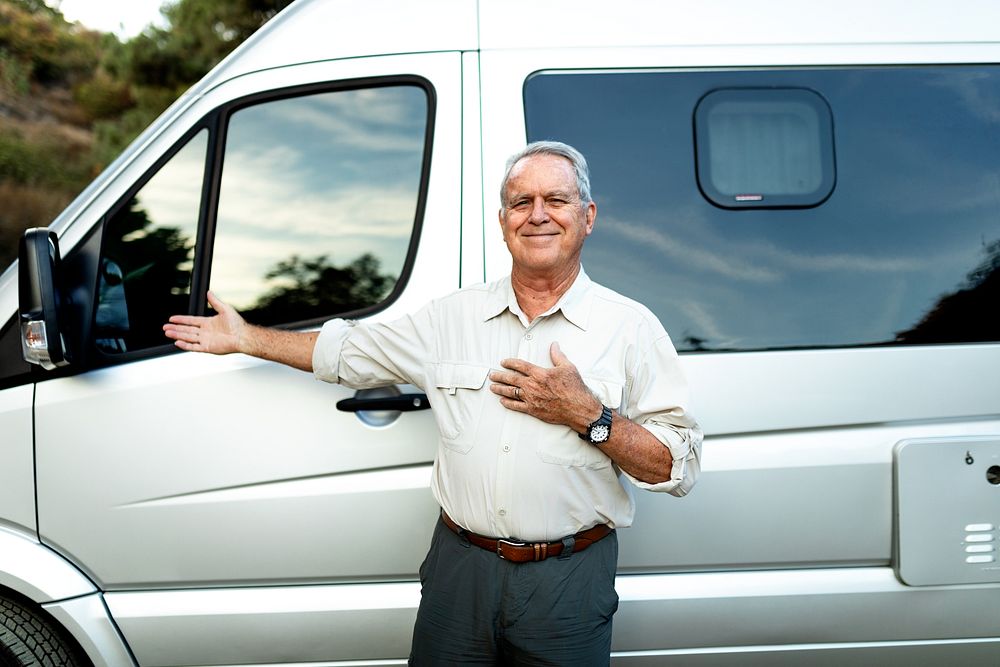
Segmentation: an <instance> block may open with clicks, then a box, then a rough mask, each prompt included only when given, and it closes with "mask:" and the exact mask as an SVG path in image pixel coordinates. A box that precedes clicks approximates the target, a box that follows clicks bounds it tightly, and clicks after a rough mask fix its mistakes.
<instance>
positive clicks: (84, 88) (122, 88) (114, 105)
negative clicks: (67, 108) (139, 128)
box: [73, 71, 135, 121]
mask: <svg viewBox="0 0 1000 667" xmlns="http://www.w3.org/2000/svg"><path fill="white" fill-rule="evenodd" d="M73 98H74V99H75V100H76V103H77V104H79V105H80V108H81V109H82V110H83V111H84V113H86V115H87V118H88V119H90V120H91V121H96V120H100V119H102V118H115V117H118V116H121V115H122V114H123V113H125V112H126V111H127V110H128V109H130V108H132V106H134V105H135V100H134V99H133V98H132V89H131V86H129V85H128V83H127V82H125V81H121V80H115V79H112V78H111V76H110V75H108V74H107V73H106V72H104V71H99V72H97V73H96V74H95V75H94V76H93V78H91V79H90V80H89V81H86V82H84V83H81V84H80V85H79V86H77V87H76V89H75V90H74V91H73Z"/></svg>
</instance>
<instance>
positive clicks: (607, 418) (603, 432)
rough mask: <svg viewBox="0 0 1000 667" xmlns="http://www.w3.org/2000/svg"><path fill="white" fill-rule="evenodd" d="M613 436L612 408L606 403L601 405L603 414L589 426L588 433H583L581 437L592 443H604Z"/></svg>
mask: <svg viewBox="0 0 1000 667" xmlns="http://www.w3.org/2000/svg"><path fill="white" fill-rule="evenodd" d="M610 437H611V408H609V407H608V406H606V405H602V406H601V416H600V417H598V418H597V421H595V422H594V423H592V424H591V425H590V426H588V427H587V431H586V433H581V434H580V438H581V439H583V440H586V441H587V442H589V443H590V444H592V445H598V446H600V445H603V444H604V443H606V442H607V441H608V439H609V438H610Z"/></svg>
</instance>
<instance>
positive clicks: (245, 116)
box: [35, 53, 461, 664]
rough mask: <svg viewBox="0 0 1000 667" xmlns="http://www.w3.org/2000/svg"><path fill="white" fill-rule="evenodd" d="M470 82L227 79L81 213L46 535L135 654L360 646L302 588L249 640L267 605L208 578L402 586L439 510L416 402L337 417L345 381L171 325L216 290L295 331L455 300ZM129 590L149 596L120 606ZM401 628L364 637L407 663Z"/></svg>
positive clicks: (405, 630)
mask: <svg viewBox="0 0 1000 667" xmlns="http://www.w3.org/2000/svg"><path fill="white" fill-rule="evenodd" d="M460 84H461V57H460V55H459V54H457V53H439V54H427V55H412V56H394V57H380V58H362V59H356V60H350V61H343V62H327V63H314V64H308V65H300V66H294V67H285V68H278V69H275V70H269V71H263V72H259V73H256V74H251V75H248V76H243V77H239V78H237V79H233V80H231V81H228V82H226V83H223V84H221V85H220V86H218V87H217V88H215V89H213V90H211V91H209V92H208V93H206V94H205V95H204V97H203V98H202V99H200V100H197V101H196V102H194V103H192V104H191V106H190V108H189V109H188V110H187V112H185V113H184V114H183V115H182V116H180V117H179V118H178V120H177V121H176V122H175V123H173V125H172V126H170V127H168V128H166V129H165V130H164V131H163V133H161V135H160V136H159V137H158V138H156V139H155V140H154V141H153V142H152V143H151V145H149V146H148V147H147V148H146V150H144V152H143V153H142V154H141V155H140V156H139V157H138V158H137V159H136V160H135V161H134V162H133V164H132V165H130V166H129V167H128V168H127V169H126V170H125V171H124V172H123V173H122V175H121V177H120V178H118V179H117V180H116V181H114V182H113V183H112V184H111V185H110V186H109V188H108V190H109V192H108V193H107V194H106V195H103V196H102V198H100V199H99V200H98V203H97V204H95V205H94V206H92V207H91V210H88V211H87V212H86V213H85V217H88V218H89V219H90V220H93V221H95V222H96V223H97V224H96V225H95V226H94V227H93V229H91V230H90V231H88V232H87V234H86V235H85V237H84V238H83V239H82V241H81V243H80V244H79V245H78V246H77V248H76V249H75V251H74V252H76V253H88V254H89V255H88V256H89V258H90V259H89V260H88V261H89V262H90V263H91V264H93V265H94V266H95V271H96V275H95V276H94V279H93V283H92V284H91V285H89V286H87V288H88V289H90V290H91V292H90V293H91V294H92V295H93V296H92V297H91V298H92V299H93V319H92V324H91V334H90V336H89V339H88V350H87V352H88V363H87V366H86V367H85V368H83V369H82V370H81V372H78V373H76V374H74V375H71V376H68V377H60V378H57V379H50V380H48V381H45V382H41V383H39V384H38V387H37V396H36V402H35V410H36V422H35V423H36V425H37V435H36V443H37V444H36V446H37V458H38V505H39V508H38V514H39V524H40V527H41V528H40V531H41V535H42V538H43V540H44V541H45V542H46V543H48V544H51V545H53V546H54V547H55V548H57V549H58V550H59V551H61V552H62V553H64V554H65V555H66V556H67V557H69V558H71V559H72V560H73V561H74V562H76V563H77V564H78V565H79V566H80V567H81V568H83V569H84V570H85V571H86V572H88V573H89V574H90V576H91V577H92V578H93V579H94V580H95V581H96V582H98V584H99V585H100V586H101V587H102V588H103V589H105V590H107V591H111V593H109V595H108V599H109V606H110V607H111V609H112V612H113V613H115V614H116V615H118V616H119V618H118V621H119V623H120V625H121V627H122V631H123V633H124V634H125V636H126V638H127V639H128V640H129V642H130V643H131V645H132V647H133V649H134V650H135V651H136V654H137V657H138V658H139V661H140V662H141V663H143V664H222V663H223V662H227V661H229V660H233V661H237V662H243V661H251V660H250V657H253V656H259V655H269V654H271V652H273V651H278V653H280V654H281V655H282V656H283V660H287V661H316V660H330V659H358V658H363V657H370V656H359V655H358V654H357V653H356V652H352V651H356V650H360V649H357V646H358V644H357V643H356V642H351V641H345V639H344V636H340V635H338V631H336V630H333V629H331V627H330V624H329V623H328V622H327V621H328V620H329V619H328V618H327V617H325V616H323V614H324V612H325V611H328V610H329V608H331V607H334V606H337V604H339V603H333V602H319V603H316V602H315V601H313V602H310V603H308V605H307V606H308V607H309V608H310V610H311V613H312V614H313V615H312V616H310V615H309V614H308V613H307V614H306V616H307V618H306V619H305V620H302V621H301V622H300V623H298V624H297V625H296V629H295V631H294V632H292V633H290V634H288V635H285V636H282V637H281V638H277V639H276V638H274V637H265V636H262V635H261V634H260V633H259V632H256V631H254V630H253V627H255V626H254V623H257V622H260V619H261V615H263V616H266V615H267V614H268V613H277V612H276V611H275V603H274V602H273V600H271V601H270V602H268V603H261V605H260V609H261V615H255V614H254V613H251V609H254V608H256V607H255V603H254V602H252V601H251V602H249V603H248V604H245V605H243V606H242V608H240V609H239V610H234V609H233V608H232V605H231V601H230V598H225V596H224V595H222V594H219V596H216V597H213V595H215V593H213V591H225V590H226V589H235V588H240V590H241V591H244V592H246V591H249V593H247V595H249V596H250V599H252V600H256V599H257V597H256V594H255V593H254V591H257V590H259V589H258V588H256V587H269V588H268V591H269V594H271V595H274V594H276V592H277V594H280V591H282V590H289V591H290V595H291V596H292V597H291V598H289V600H290V601H288V604H291V605H293V607H294V606H296V605H299V604H304V603H302V599H303V598H302V597H301V595H300V596H299V597H297V598H296V597H295V596H294V593H295V591H296V590H297V589H294V588H291V587H293V585H295V586H298V585H302V584H306V583H308V584H311V585H314V586H317V587H318V588H316V589H314V591H313V592H314V594H315V595H318V596H319V597H320V598H323V599H324V600H325V599H326V597H324V596H326V595H327V592H329V595H330V596H335V595H336V589H337V587H336V586H330V587H329V588H325V587H326V586H327V585H329V584H335V583H336V582H344V581H348V580H354V581H357V580H385V579H392V578H400V577H402V578H408V579H411V580H413V579H415V578H416V571H417V567H418V565H419V563H420V561H421V559H422V557H423V555H424V552H425V550H426V547H427V544H428V543H429V540H430V531H431V529H432V528H433V524H434V519H435V516H436V505H435V503H434V501H433V499H432V497H431V495H430V493H429V491H428V483H429V479H430V464H431V461H432V459H433V456H434V453H435V448H436V445H437V430H436V427H435V425H434V421H433V419H432V417H431V414H430V412H428V411H412V412H402V413H399V412H392V411H390V412H385V411H381V412H372V411H367V412H357V413H356V412H344V411H340V410H338V409H337V407H336V405H337V403H338V402H339V401H341V400H343V399H347V398H353V397H355V396H356V394H355V392H354V391H353V390H350V389H347V388H344V387H340V386H335V385H326V384H322V383H318V382H316V381H315V380H314V379H313V378H312V377H311V376H310V375H308V374H304V373H301V372H299V371H295V370H291V369H288V368H284V367H279V366H277V365H275V364H270V363H266V362H261V361H259V360H255V359H251V358H248V357H245V356H242V355H231V356H228V357H211V356H207V355H198V354H191V353H178V352H177V351H176V350H175V349H173V347H172V346H171V345H170V344H169V342H170V341H168V340H166V339H165V338H164V337H163V335H162V330H161V327H162V324H163V323H164V322H165V321H166V318H167V317H168V316H169V315H171V314H173V313H179V312H193V313H203V312H206V306H205V296H204V295H205V291H206V289H209V288H210V289H212V290H213V291H214V292H216V293H217V294H218V296H219V297H220V298H221V299H223V300H227V301H229V302H231V303H233V304H234V305H236V306H237V307H238V308H239V309H240V310H241V311H242V312H243V313H244V314H245V316H246V317H247V319H248V320H249V321H251V322H256V323H259V324H262V325H268V326H281V327H288V328H293V329H310V328H315V327H317V326H318V325H319V324H321V323H322V322H323V321H324V320H325V319H328V318H330V317H334V316H342V317H349V318H355V319H370V320H389V319H394V318H396V317H399V316H401V315H402V314H405V313H407V312H410V311H412V310H414V309H416V308H417V307H419V306H420V305H423V303H424V302H426V301H427V300H428V299H429V298H431V297H433V296H435V295H438V294H442V293H446V292H448V291H450V290H453V289H456V288H457V287H458V286H459V270H460V262H459V260H460V257H459V251H460V249H459V242H460V234H459V223H460V215H459V207H460V194H459V190H458V188H457V187H456V186H455V184H457V183H459V182H460V174H459V171H460V160H461V134H460V133H461V122H460V113H461V102H460V97H459V95H460ZM77 222H78V223H81V224H86V220H78V221H77ZM64 252H65V251H64ZM385 391H386V392H388V393H389V394H398V393H407V392H410V393H417V391H418V390H416V389H415V388H413V387H401V388H389V389H387V390H385ZM248 587H250V588H248ZM285 587H289V588H287V589H286V588H285ZM164 589H171V590H170V591H169V592H166V591H164ZM134 591H146V592H151V591H152V592H155V591H160V593H155V594H153V597H149V598H142V599H143V600H144V602H143V608H142V609H141V610H139V611H136V608H135V607H129V609H130V610H131V611H129V613H128V614H124V616H122V615H121V614H119V613H118V612H119V611H120V610H121V609H123V608H125V607H127V605H125V603H124V602H123V601H124V600H133V601H134V600H137V599H139V598H136V597H134V596H132V597H129V594H128V593H126V592H134ZM116 592H118V593H120V594H119V595H116V594H115V593H116ZM196 592H200V593H204V594H206V595H208V597H205V596H204V595H203V596H201V597H198V598H197V600H198V603H197V605H196V606H197V608H198V612H197V614H196V615H197V616H198V618H199V619H201V620H199V621H198V622H195V623H193V624H192V625H191V627H189V628H187V627H186V629H184V630H179V629H178V626H177V625H173V626H171V625H169V623H168V624H167V625H163V621H164V618H167V619H173V621H174V622H175V623H185V622H188V621H190V619H181V620H178V617H179V616H183V614H179V613H178V612H177V608H178V605H181V606H184V605H186V604H188V603H189V602H190V601H191V600H192V599H193V598H192V597H191V596H194V595H196ZM157 596H159V597H157ZM292 598H294V600H293V599H292ZM120 604H121V605H124V606H120ZM278 606H281V605H278ZM168 608H169V609H170V610H169V611H168V610H167V609H168ZM227 610H228V611H227ZM411 611H412V610H405V612H404V615H407V614H409V613H411ZM206 619H214V620H206ZM310 619H312V620H310ZM317 619H318V620H317ZM404 621H405V622H403V623H402V624H400V626H399V627H400V628H401V630H400V631H399V632H398V633H397V634H398V635H399V636H395V635H393V634H392V632H390V633H388V636H386V637H385V638H384V640H383V641H382V643H379V642H369V643H368V644H367V645H368V646H369V648H371V647H373V646H377V647H379V648H386V647H389V651H390V653H391V654H392V655H405V653H406V650H407V648H408V641H409V630H410V621H409V619H408V617H407V618H406V619H404ZM351 627H353V626H352V625H350V624H347V625H342V626H341V628H340V630H339V632H340V633H341V634H344V633H346V635H350V634H351V633H352V632H354V631H353V630H351ZM178 631H183V632H185V634H186V636H185V640H184V641H181V642H178V641H175V640H176V634H174V633H175V632H178ZM172 637H173V638H172ZM275 642H277V644H275ZM397 643H398V644H399V647H396V645H395V644H397ZM352 646H354V647H355V648H353V649H352V648H351V647H352ZM276 647H277V648H276ZM401 647H402V648H401Z"/></svg>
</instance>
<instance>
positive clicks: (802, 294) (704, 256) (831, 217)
mask: <svg viewBox="0 0 1000 667" xmlns="http://www.w3.org/2000/svg"><path fill="white" fill-rule="evenodd" d="M770 87H776V88H799V89H807V90H811V91H815V93H816V94H817V95H820V96H822V98H823V99H824V100H825V101H826V103H828V105H829V109H830V111H831V114H832V121H833V126H834V128H835V136H836V170H837V181H836V188H835V189H834V190H833V192H832V194H831V195H830V197H829V198H828V199H827V200H826V201H824V202H823V203H822V204H820V205H818V206H815V207H813V208H807V209H776V210H775V209H760V208H755V209H738V210H734V209H723V208H719V207H718V206H715V205H713V204H711V203H710V202H709V201H707V200H706V198H705V197H704V196H703V195H702V193H701V192H700V190H699V187H698V182H697V181H698V177H697V167H696V163H695V154H696V152H695V145H694V142H695V138H694V132H693V131H692V127H693V123H694V116H695V110H696V108H697V106H698V102H699V100H701V99H702V98H704V96H705V95H706V94H708V93H709V92H711V91H714V90H719V89H735V88H770ZM566 100H580V102H579V103H574V104H567V103H566ZM525 108H526V119H527V128H528V139H529V140H536V139H559V140H562V141H566V142H568V143H571V144H573V145H575V146H577V147H578V148H580V150H582V151H583V153H584V154H585V155H586V156H587V158H588V160H589V161H590V164H591V169H592V178H593V193H594V198H595V200H596V202H597V204H598V218H597V226H596V229H595V232H594V234H593V236H591V237H590V239H589V240H588V242H587V244H586V246H585V248H584V263H585V266H586V267H587V271H588V273H590V275H591V276H592V277H593V278H594V279H596V280H598V281H599V282H602V283H604V284H606V285H608V286H609V287H612V288H614V289H617V290H619V291H621V292H623V293H625V294H627V295H629V296H632V297H634V298H636V299H638V300H639V301H642V302H643V303H645V304H646V305H647V306H649V307H650V308H651V309H653V310H654V312H656V313H657V315H659V317H660V318H661V319H662V321H663V323H664V325H665V326H666V327H667V329H668V330H669V331H670V332H671V335H672V337H673V338H674V341H675V343H676V344H677V347H678V348H679V349H682V350H751V349H777V348H794V347H821V346H846V345H870V344H887V343H895V344H905V343H948V342H970V341H996V340H1000V318H998V315H997V314H996V313H997V308H996V304H997V302H998V300H997V299H998V296H1000V284H998V283H1000V271H997V267H998V266H1000V215H998V212H997V211H998V207H1000V114H998V113H997V111H996V110H997V109H998V108H1000V68H997V67H990V66H975V67H969V66H955V67H912V68H903V67H895V68H858V69H795V70H745V71H697V72H694V71H687V72H653V71H651V72H634V71H633V72H627V73H626V72H622V73H613V72H609V73H579V74H576V73H542V74H538V75H535V76H533V77H532V78H530V79H529V80H528V81H527V82H526V84H525ZM738 153H739V151H736V150H728V151H725V152H723V154H722V155H721V157H720V159H721V160H734V159H737V160H738V159H740V157H739V155H738ZM801 171H802V172H803V173H802V174H801V175H802V176H803V178H805V179H806V180H807V181H808V180H809V179H811V178H813V177H812V176H810V175H809V171H808V170H807V169H801ZM768 178H772V177H771V176H768ZM779 180H784V177H782V179H779Z"/></svg>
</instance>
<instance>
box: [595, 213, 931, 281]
mask: <svg viewBox="0 0 1000 667" xmlns="http://www.w3.org/2000/svg"><path fill="white" fill-rule="evenodd" d="M611 224H612V225H613V231H611V230H609V231H611V233H614V234H618V235H620V236H622V237H624V238H626V239H628V240H630V241H632V242H634V243H638V244H642V245H644V246H647V247H652V248H654V249H655V250H657V251H659V252H661V253H663V255H664V256H666V257H667V258H669V259H670V260H671V261H673V262H676V263H678V264H681V265H684V266H686V267H687V268H688V269H691V270H694V271H701V272H708V273H714V274H716V275H720V276H723V277H725V278H729V279H736V280H745V281H750V282H755V283H775V282H778V281H781V280H784V279H786V278H787V277H788V276H789V274H790V273H793V272H803V271H804V272H813V273H832V272H843V271H853V272H861V273H899V272H907V271H918V270H920V269H922V268H924V267H925V266H926V265H927V264H928V262H929V261H930V260H929V259H923V258H919V259H918V258H913V257H880V256H874V255H863V254H857V253H854V254H851V253H831V254H822V253H797V252H793V251H790V250H785V249H782V248H779V247H777V246H775V245H774V244H773V243H770V242H767V241H751V242H739V241H733V240H731V239H723V238H719V237H718V236H716V235H710V237H709V238H706V239H701V240H698V241H694V240H687V239H683V238H681V237H680V235H679V234H678V235H674V234H668V233H667V232H666V231H664V230H661V229H656V228H654V227H653V226H651V225H648V224H641V223H639V224H636V223H629V222H623V221H621V220H614V219H613V220H612V221H611ZM678 226H680V225H678ZM686 226H688V227H689V228H694V227H696V226H697V227H700V228H701V229H702V230H704V229H705V226H704V225H702V224H700V223H698V222H697V221H691V224H690V225H686ZM709 248H712V249H709Z"/></svg>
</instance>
